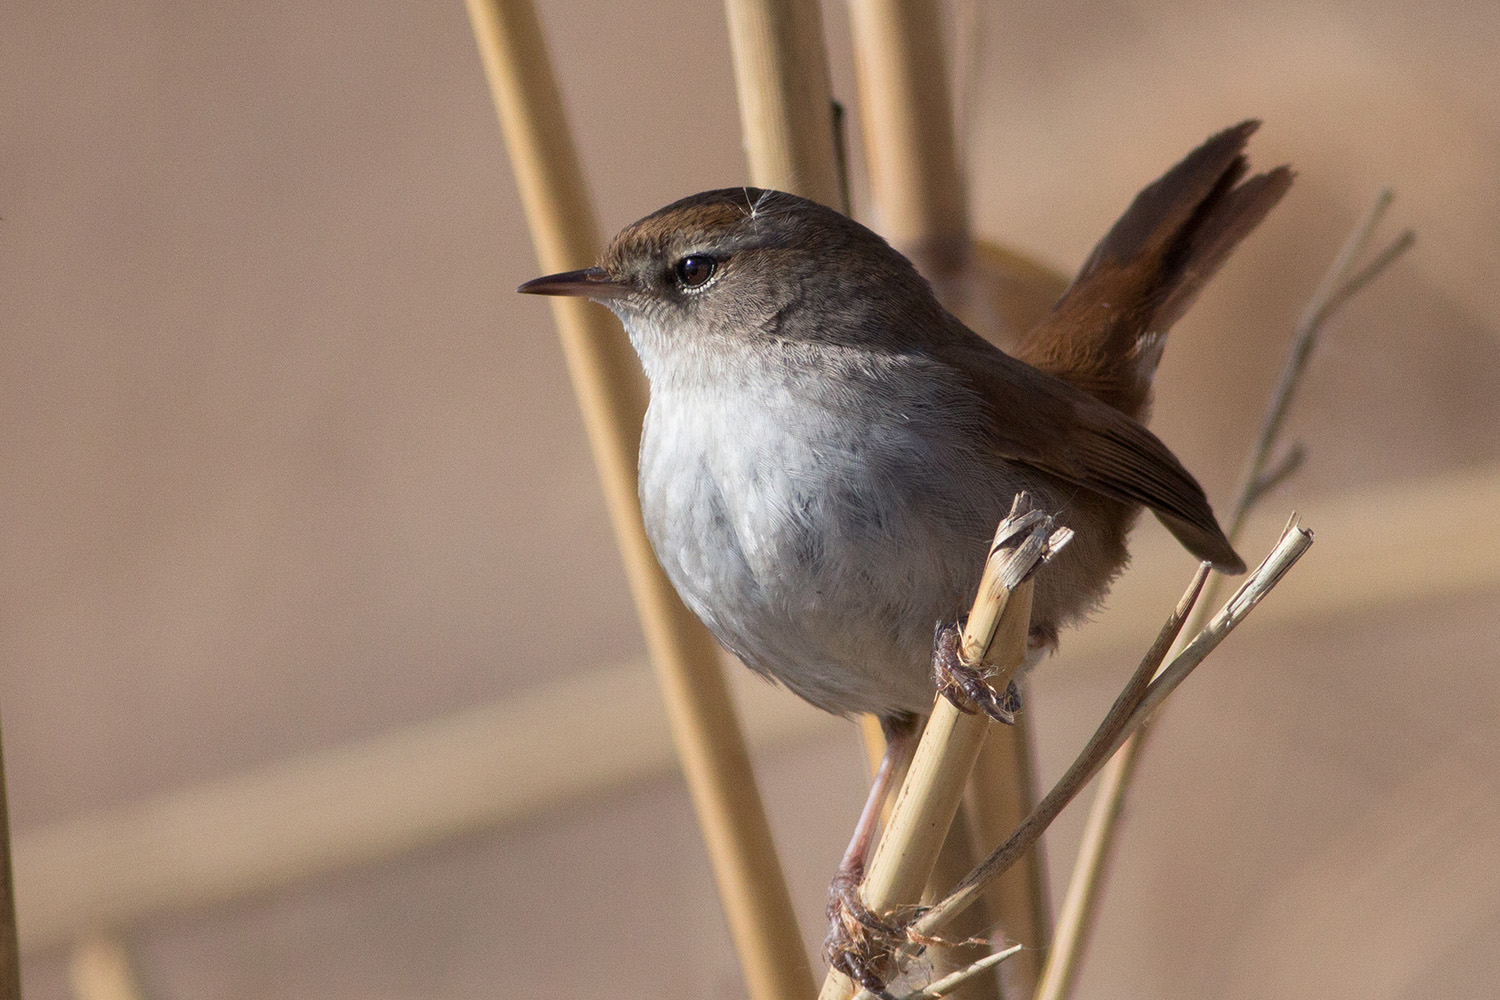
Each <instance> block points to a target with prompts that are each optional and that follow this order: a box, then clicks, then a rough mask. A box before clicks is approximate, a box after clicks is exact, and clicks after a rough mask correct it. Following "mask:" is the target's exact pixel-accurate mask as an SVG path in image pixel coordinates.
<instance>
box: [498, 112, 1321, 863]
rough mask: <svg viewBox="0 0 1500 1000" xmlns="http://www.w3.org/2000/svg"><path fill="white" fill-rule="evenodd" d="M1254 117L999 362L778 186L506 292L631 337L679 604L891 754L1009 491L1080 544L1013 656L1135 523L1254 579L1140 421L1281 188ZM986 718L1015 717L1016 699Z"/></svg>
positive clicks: (649, 485) (671, 220)
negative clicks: (553, 301)
mask: <svg viewBox="0 0 1500 1000" xmlns="http://www.w3.org/2000/svg"><path fill="white" fill-rule="evenodd" d="M1258 126H1259V122H1257V121H1255V120H1248V121H1244V122H1241V123H1239V124H1238V125H1235V126H1232V127H1230V128H1227V129H1224V130H1223V131H1221V132H1219V133H1217V134H1216V135H1214V136H1212V137H1210V138H1209V139H1208V140H1207V141H1205V142H1204V143H1203V144H1201V145H1200V146H1199V147H1197V148H1196V149H1194V150H1193V151H1192V152H1190V153H1189V154H1188V155H1187V156H1186V157H1185V158H1184V159H1182V160H1181V161H1180V162H1179V163H1177V164H1176V165H1175V166H1173V167H1172V168H1171V169H1169V170H1168V171H1167V172H1166V173H1165V174H1164V175H1163V176H1161V177H1160V178H1159V179H1158V180H1156V181H1155V182H1154V183H1152V184H1150V185H1149V186H1147V187H1146V188H1145V189H1143V190H1142V191H1141V192H1140V193H1139V194H1138V195H1137V196H1136V198H1135V199H1134V200H1133V201H1132V202H1131V204H1130V206H1129V207H1128V208H1127V209H1126V211H1125V213H1124V214H1123V215H1122V216H1121V217H1120V218H1119V220H1118V221H1117V222H1116V223H1115V224H1114V225H1113V226H1112V227H1111V228H1110V230H1109V231H1108V232H1107V233H1106V235H1105V236H1104V237H1103V239H1101V240H1100V241H1099V243H1098V244H1097V245H1096V246H1095V247H1094V249H1093V251H1092V252H1091V253H1090V254H1089V255H1088V257H1087V258H1086V259H1085V261H1084V263H1083V265H1082V267H1081V268H1080V270H1079V272H1078V274H1077V276H1076V277H1075V278H1074V280H1073V282H1072V283H1071V284H1070V285H1069V286H1068V287H1067V289H1066V291H1064V293H1063V294H1062V296H1061V298H1059V300H1058V301H1057V303H1056V304H1055V306H1054V307H1053V308H1052V310H1051V311H1050V313H1048V314H1047V315H1046V316H1045V317H1044V318H1043V319H1042V320H1041V321H1040V322H1038V323H1037V324H1036V325H1035V326H1034V327H1033V328H1032V329H1030V330H1028V331H1026V332H1025V333H1024V334H1023V335H1022V336H1021V338H1020V339H1019V340H1018V341H1017V343H1016V345H1015V347H1014V349H1013V352H1012V353H1006V352H1005V351H1002V350H1001V349H1000V348H998V347H996V346H994V345H992V344H991V343H990V342H988V341H986V340H985V339H984V338H982V337H980V336H979V335H978V334H976V333H975V332H974V331H972V330H970V329H969V328H968V327H967V326H965V325H964V324H963V323H962V322H961V321H960V320H959V319H958V318H957V317H955V316H954V315H953V314H952V313H950V312H948V311H947V310H946V309H945V308H943V306H942V305H941V304H940V303H939V301H938V299H937V297H936V295H935V294H934V292H933V289H932V286H931V285H930V284H929V282H928V281H927V280H926V279H925V278H923V277H922V275H920V274H919V273H918V271H917V269H916V268H915V267H914V266H913V265H912V263H911V262H910V261H909V260H908V259H907V258H906V257H904V256H903V255H902V254H901V253H900V252H898V251H897V250H896V249H894V248H893V247H891V246H890V244H888V243H887V242H886V241H885V240H884V239H883V238H881V237H880V236H879V235H878V234H877V233H875V232H873V231H872V230H870V229H869V228H867V227H865V226H864V225H862V224H860V223H859V222H857V221H855V220H854V219H852V218H850V217H849V216H847V215H845V214H843V213H841V212H838V211H836V210H834V209H832V208H829V207H827V206H824V205H820V204H818V203H816V202H813V201H810V200H808V199H806V198H802V197H799V196H797V195H794V194H790V193H787V192H782V191H775V190H769V189H758V188H753V187H736V188H724V189H719V190H713V191H707V192H703V193H701V194H696V195H692V196H690V197H687V198H684V199H681V200H679V201H676V202H673V203H672V204H670V205H667V206H666V207H664V208H661V209H659V210H658V211H655V212H653V213H651V214H650V215H647V216H645V217H644V218H642V219H640V220H639V221H637V222H635V223H632V224H631V225H629V226H626V227H625V228H624V229H623V230H621V231H620V232H619V233H618V234H617V235H616V236H615V237H614V238H613V239H612V240H611V241H610V242H609V244H608V246H607V248H606V249H605V250H604V252H603V254H602V256H601V258H600V259H599V261H598V262H597V263H596V264H595V265H594V266H592V267H587V268H584V269H581V270H576V271H569V272H564V273H561V274H553V275H547V276H545V277H541V278H537V279H534V280H532V281H528V282H526V283H525V284H523V285H521V286H520V288H519V291H521V292H524V293H528V294H543V295H571V296H583V297H587V298H591V299H594V300H596V301H598V302H600V303H602V304H604V305H605V306H607V307H608V308H610V309H611V310H613V311H614V312H615V314H616V315H618V316H619V318H620V320H621V321H622V324H623V326H624V328H625V330H626V332H627V334H628V336H629V338H630V341H631V344H632V345H633V346H634V348H635V351H636V353H637V355H638V356H639V358H640V361H641V365H642V368H643V370H644V372H645V376H646V379H647V381H648V383H649V390H650V398H649V404H648V407H647V411H646V417H645V422H644V425H643V428H642V435H641V448H640V469H639V471H640V480H639V481H640V501H641V512H642V516H643V519H644V523H645V527H646V532H647V535H648V537H649V538H650V540H651V544H652V546H653V548H654V550H655V552H656V555H657V558H658V559H659V561H660V562H661V565H662V568H663V569H664V570H665V572H666V574H667V576H668V578H669V579H670V580H671V582H672V584H673V585H674V587H675V588H676V590H677V592H678V594H679V595H680V596H681V597H682V599H683V601H684V602H685V603H686V604H687V606H688V607H689V608H691V609H692V610H693V611H694V612H695V613H696V614H697V615H698V617H699V618H701V619H702V620H703V622H704V623H705V624H706V625H707V626H708V628H709V630H710V631H711V632H712V633H713V634H714V636H715V637H716V638H717V639H718V641H719V642H720V643H721V644H722V645H723V646H724V647H726V648H727V649H728V650H729V651H730V652H732V653H733V654H734V655H736V656H737V657H738V658H739V659H740V660H742V661H743V662H744V663H745V664H747V665H748V666H749V667H750V668H751V669H753V670H755V671H757V672H759V673H761V674H763V675H765V676H767V677H769V678H771V679H773V680H775V681H777V682H779V683H780V684H782V685H784V686H785V687H786V688H788V689H789V690H791V691H792V692H794V693H796V694H797V695H799V696H801V697H802V698H803V699H805V700H807V701H808V702H810V703H812V704H813V705H815V706H817V707H819V708H821V709H825V710H827V711H829V712H833V713H836V714H839V715H845V716H848V715H853V714H856V713H873V714H874V715H875V716H876V717H877V718H879V719H880V720H881V723H882V727H883V728H884V729H885V730H886V732H887V734H888V736H891V737H892V738H893V739H892V742H895V738H897V737H904V734H906V733H909V732H910V731H911V728H912V724H913V720H915V719H919V718H920V717H922V716H924V715H925V714H927V713H928V712H930V711H931V707H932V703H933V698H934V691H935V689H936V684H937V681H936V679H935V675H934V667H933V656H932V654H933V647H934V639H933V636H934V626H939V627H947V628H950V629H951V628H952V627H953V626H954V624H955V623H956V622H957V621H958V620H959V618H960V617H961V616H962V615H963V613H964V611H965V610H966V609H967V608H968V606H969V604H970V603H971V601H972V599H973V596H974V591H975V588H976V586H977V584H978V581H979V575H980V573H981V571H982V568H983V563H984V556H985V554H986V552H987V546H988V542H989V540H990V538H991V536H992V534H993V532H994V529H995V525H996V523H997V522H998V521H999V520H1000V519H1001V518H1002V517H1003V516H1004V515H1005V514H1006V513H1007V511H1008V510H1009V509H1010V507H1011V504H1012V501H1013V500H1014V499H1015V497H1016V496H1017V494H1019V493H1022V492H1025V493H1026V494H1028V495H1029V496H1030V497H1031V498H1032V500H1033V502H1034V503H1035V504H1036V505H1037V506H1038V507H1040V508H1041V509H1043V510H1046V511H1049V512H1051V513H1052V514H1054V515H1055V517H1056V518H1057V520H1058V522H1059V523H1061V524H1063V525H1065V526H1067V527H1068V528H1070V529H1072V531H1073V533H1074V537H1073V540H1072V541H1071V543H1070V544H1068V545H1067V546H1066V547H1065V548H1063V549H1062V550H1061V551H1060V552H1059V553H1058V554H1057V555H1056V556H1055V558H1053V559H1052V560H1051V561H1050V562H1049V563H1048V564H1047V565H1045V566H1044V567H1042V569H1041V570H1040V571H1039V572H1038V574H1037V575H1036V577H1035V589H1034V594H1033V601H1032V620H1031V626H1030V631H1029V635H1028V647H1029V650H1030V653H1029V655H1028V661H1033V662H1034V661H1035V660H1037V659H1040V658H1041V657H1042V656H1044V655H1045V654H1046V652H1048V651H1050V650H1052V649H1055V648H1056V647H1057V645H1058V643H1059V635H1060V632H1061V631H1062V630H1063V629H1065V628H1067V627H1069V626H1073V625H1076V624H1078V623H1080V622H1081V621H1083V620H1084V619H1086V618H1087V617H1088V615H1089V614H1090V613H1091V612H1093V611H1094V610H1095V609H1096V608H1098V607H1099V606H1100V603H1101V602H1102V601H1103V599H1104V597H1105V595H1106V594H1107V591H1108V589H1109V586H1110V584H1111V582H1112V581H1113V580H1114V579H1115V578H1116V576H1117V575H1118V574H1119V573H1120V571H1121V570H1122V569H1123V568H1124V566H1125V564H1126V562H1127V559H1128V553H1127V546H1126V542H1127V538H1128V535H1129V532H1130V529H1131V527H1132V525H1133V523H1134V522H1135V520H1136V518H1137V516H1138V514H1139V513H1140V511H1141V510H1142V509H1149V510H1150V511H1151V512H1152V514H1154V515H1155V516H1156V517H1157V518H1158V519H1159V520H1160V521H1161V522H1162V523H1163V524H1164V525H1165V526H1166V528H1167V530H1168V531H1170V532H1171V533H1172V535H1173V536H1174V537H1175V538H1176V539H1177V540H1178V541H1179V542H1180V543H1181V544H1182V545H1183V546H1184V547H1185V548H1187V549H1188V551H1190V552H1191V553H1192V554H1193V555H1194V556H1196V557H1197V558H1199V559H1200V560H1202V561H1204V562H1207V563H1210V564H1212V565H1213V567H1214V568H1216V569H1218V570H1220V571H1222V572H1225V573H1239V572H1243V570H1244V568H1245V567H1244V562H1243V561H1242V560H1241V558H1240V557H1239V555H1238V554H1237V553H1236V552H1235V550H1234V548H1233V546H1232V545H1231V544H1230V542H1229V540H1228V539H1227V538H1226V537H1225V534H1224V532H1223V530H1222V528H1221V527H1220V526H1219V523H1218V521H1217V519H1216V518H1215V516H1214V513H1213V510H1212V508H1211V506H1210V504H1209V501H1208V499H1207V497H1206V495H1205V493H1204V491H1203V488H1202V487H1201V486H1200V485H1199V484H1198V482H1197V480H1196V479H1194V478H1193V476H1192V475H1191V473H1189V472H1188V471H1187V469H1185V468H1184V467H1183V465H1182V463H1181V462H1180V461H1179V460H1178V459H1177V457H1176V456H1175V455H1173V454H1172V452H1171V451H1170V450H1169V449H1168V448H1167V446H1166V445H1165V444H1163V443H1162V441H1161V440H1160V439H1159V438H1158V437H1157V436H1156V435H1154V434H1153V433H1152V432H1151V431H1150V430H1148V429H1147V428H1146V426H1145V425H1144V423H1143V421H1144V420H1145V419H1146V418H1147V415H1148V412H1149V408H1150V403H1151V384H1152V377H1153V375H1154V374H1155V371H1156V368H1157V364H1158V362H1159V361H1160V359H1161V356H1162V352H1163V349H1164V347H1165V344H1166V339H1167V333H1168V331H1169V329H1170V328H1171V326H1172V325H1173V323H1174V322H1176V321H1177V320H1178V319H1179V318H1180V317H1181V316H1182V315H1183V313H1184V312H1185V311H1186V310H1187V309H1188V307H1189V306H1190V305H1191V304H1192V302H1193V300H1194V299H1195V298H1196V297H1197V295H1198V294H1199V292H1200V291H1201V290H1202V288H1203V287H1204V285H1205V283H1206V282H1207V281H1208V280H1209V279H1210V278H1211V277H1212V276H1213V274H1214V273H1215V272H1216V271H1217V270H1218V269H1219V267H1220V266H1221V265H1222V264H1223V263H1224V261H1225V259H1226V258H1227V257H1228V255H1229V253H1230V252H1231V251H1232V250H1233V249H1234V248H1235V246H1237V245H1238V244H1239V243H1240V242H1241V241H1242V240H1243V239H1244V238H1245V237H1246V236H1247V235H1248V234H1249V233H1250V231H1251V230H1252V229H1254V228H1255V227H1256V226H1257V225H1258V224H1259V223H1260V221H1261V220H1262V219H1263V218H1264V217H1265V215H1266V213H1267V212H1269V211H1270V209H1271V208H1272V207H1273V206H1274V205H1275V204H1276V203H1277V202H1278V201H1279V200H1280V199H1281V197H1282V196H1283V195H1284V194H1285V193H1286V191H1287V190H1288V188H1289V186H1290V184H1291V182H1292V173H1291V171H1290V169H1289V168H1288V167H1286V166H1280V167H1276V168H1275V169H1272V170H1269V171H1267V172H1264V173H1259V174H1255V175H1250V173H1249V163H1248V158H1247V156H1246V154H1245V148H1246V144H1247V142H1248V140H1249V138H1250V136H1251V134H1252V133H1253V132H1254V131H1255V130H1256V128H1257V127H1258ZM939 645H941V643H940V644H939ZM949 666H951V664H950V665H949ZM982 707H984V708H985V710H986V711H989V712H990V714H992V715H996V716H997V717H1001V718H1004V717H1006V716H1008V715H1009V714H1010V712H1011V710H1012V709H1014V707H1015V701H1014V697H1013V692H1007V693H1005V694H1001V693H996V696H995V697H994V698H993V699H992V700H991V701H990V702H989V704H987V705H984V706H982ZM867 811H868V807H867ZM862 822H863V820H862ZM871 824H872V825H873V819H872V820H871ZM854 846H855V845H854V844H853V843H851V851H852V850H853V848H854ZM849 860H850V858H849V855H847V854H846V862H847V861H849ZM846 874H847V873H846Z"/></svg>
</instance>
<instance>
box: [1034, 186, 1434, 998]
mask: <svg viewBox="0 0 1500 1000" xmlns="http://www.w3.org/2000/svg"><path fill="white" fill-rule="evenodd" d="M1393 197H1394V196H1393V195H1392V193H1391V191H1390V189H1389V188H1383V189H1382V190H1381V191H1380V192H1379V193H1378V194H1377V195H1376V197H1375V200H1374V202H1373V203H1372V204H1371V206H1370V208H1369V211H1367V212H1366V213H1365V216H1364V218H1362V219H1361V220H1360V222H1359V224H1358V225H1356V226H1355V228H1354V230H1353V232H1352V233H1351V234H1350V236H1349V238H1348V240H1347V241H1345V243H1344V246H1343V248H1342V249H1341V250H1340V252H1339V255H1338V257H1337V258H1335V260H1334V262H1333V265H1332V266H1331V267H1330V268H1329V269H1328V272H1327V273H1326V274H1325V275H1324V277H1323V280H1322V281H1321V282H1320V283H1319V285H1318V288H1317V290H1316V291H1315V292H1314V293H1313V296H1312V299H1311V300H1310V301H1309V302H1308V304H1307V307H1306V308H1305V309H1304V310H1303V312H1302V316H1301V318H1300V319H1299V321H1298V323H1297V327H1296V330H1295V332H1294V333H1293V336H1292V342H1291V345H1290V348H1289V349H1288V353H1287V360H1286V362H1285V364H1284V365H1283V366H1282V369H1281V377H1280V379H1279V381H1278V382H1277V386H1276V390H1275V391H1274V392H1273V393H1272V395H1271V399H1270V402H1269V404H1268V405H1267V407H1266V412H1265V416H1264V417H1263V418H1262V421H1261V428H1260V434H1259V436H1258V437H1257V438H1256V442H1255V445H1254V447H1253V448H1252V449H1251V452H1250V457H1249V460H1248V461H1247V462H1246V466H1245V471H1244V472H1243V473H1242V475H1241V480H1240V488H1239V491H1238V494H1237V496H1236V500H1235V504H1234V509H1233V514H1232V516H1231V518H1230V525H1229V539H1230V541H1231V542H1237V541H1238V540H1239V537H1240V535H1241V534H1242V533H1243V529H1244V526H1245V523H1246V521H1247V520H1248V519H1249V516H1250V513H1251V512H1252V511H1253V510H1254V509H1255V507H1256V505H1257V504H1258V503H1259V502H1260V501H1261V500H1262V499H1264V498H1265V497H1266V496H1267V495H1268V494H1269V493H1270V492H1271V491H1272V490H1273V489H1275V488H1276V487H1277V486H1278V485H1280V484H1281V483H1282V482H1284V481H1285V480H1286V479H1287V478H1288V477H1289V476H1290V475H1292V474H1293V473H1294V472H1295V471H1296V470H1297V469H1298V468H1300V467H1301V465H1302V463H1303V462H1304V460H1305V459H1306V449H1305V448H1304V447H1303V445H1302V444H1301V443H1300V442H1298V443H1294V444H1293V445H1292V447H1291V448H1290V449H1289V450H1288V451H1287V453H1286V454H1285V456H1284V457H1283V458H1281V459H1280V460H1279V461H1277V462H1275V464H1274V465H1273V464H1272V461H1273V460H1272V456H1273V455H1274V454H1275V453H1276V450H1277V443H1278V441H1279V440H1280V437H1281V432H1282V429H1283V427H1284V425H1285V423H1286V417H1287V414H1288V412H1289V411H1290V409H1291V404H1292V400H1293V399H1294V398H1295V396H1296V392H1297V388H1298V386H1299V385H1300V384H1301V381H1302V377H1303V375H1304V374H1305V373H1306V371H1307V366H1308V363H1309V361H1310V360H1311V358H1312V355H1313V352H1314V349H1315V348H1316V347H1317V344H1318V340H1319V338H1320V336H1321V335H1322V332H1323V329H1324V327H1325V326H1326V324H1327V323H1328V321H1329V320H1331V319H1332V318H1333V316H1334V315H1335V314H1336V313H1337V312H1338V310H1339V308H1340V307H1342V306H1343V305H1344V304H1345V303H1346V302H1348V301H1349V299H1350V298H1351V297H1353V296H1354V295H1355V294H1356V293H1357V292H1358V291H1359V290H1360V289H1362V288H1364V287H1365V286H1366V285H1367V284H1369V283H1370V282H1371V281H1373V280H1374V279H1375V278H1376V277H1377V276H1378V275H1379V274H1380V273H1381V272H1382V271H1383V270H1384V269H1385V268H1386V267H1388V266H1389V265H1390V264H1391V263H1392V262H1393V261H1395V260H1396V258H1398V257H1399V256H1400V255H1401V254H1402V253H1404V252H1405V251H1406V250H1407V248H1408V247H1410V246H1411V244H1412V241H1413V240H1414V238H1415V237H1414V235H1413V233H1412V232H1411V230H1409V229H1408V230H1403V231H1402V232H1401V233H1400V234H1399V235H1398V236H1397V237H1396V238H1395V239H1394V240H1393V241H1391V243H1389V244H1388V245H1387V246H1386V247H1385V248H1384V249H1382V250H1381V251H1380V252H1379V253H1377V254H1376V255H1375V256H1374V257H1373V258H1372V259H1371V260H1370V262H1369V263H1368V264H1366V265H1365V266H1364V267H1362V268H1358V269H1356V266H1355V265H1356V262H1357V261H1358V260H1359V258H1360V257H1361V256H1362V255H1363V253H1364V251H1365V248H1366V247H1367V246H1368V245H1369V242H1370V238H1371V236H1372V235H1373V234H1374V231H1375V228H1376V226H1377V225H1379V223H1380V220H1381V219H1382V218H1383V217H1384V215H1385V213H1386V210H1387V209H1388V208H1389V207H1390V205H1391V201H1392V200H1393ZM1222 580H1223V578H1222V577H1221V576H1218V575H1215V576H1214V577H1213V578H1212V579H1211V580H1210V582H1209V584H1208V587H1207V589H1206V593H1205V594H1204V598H1203V602H1202V604H1201V605H1200V606H1199V608H1198V609H1197V610H1196V611H1195V613H1194V615H1193V616H1192V621H1191V623H1190V627H1189V628H1188V629H1187V630H1186V631H1185V633H1184V634H1186V635H1189V636H1191V635H1194V634H1195V633H1196V632H1197V631H1198V630H1199V627H1200V626H1201V624H1202V618H1203V616H1204V615H1205V614H1206V613H1207V609H1208V608H1209V607H1212V606H1213V601H1214V599H1215V597H1216V596H1217V593H1218V590H1219V586H1220V584H1221V582H1222ZM1147 732H1148V730H1146V729H1145V728H1142V729H1140V730H1138V731H1137V735H1135V736H1133V737H1131V738H1129V739H1128V740H1126V742H1125V743H1124V744H1123V745H1122V746H1121V748H1120V750H1119V752H1118V753H1116V755H1115V757H1114V758H1113V759H1112V760H1110V762H1109V764H1108V765H1107V767H1106V768H1105V769H1104V772H1103V775H1102V776H1101V778H1100V781H1099V791H1098V793H1097V795H1096V796H1095V798H1094V802H1093V805H1092V806H1091V807H1090V809H1089V815H1088V819H1087V820H1086V822H1085V824H1084V836H1083V842H1082V843H1081V844H1080V846H1079V849H1078V860H1077V861H1076V862H1075V864H1074V867H1073V875H1072V878H1071V879H1070V880H1069V883H1068V888H1067V892H1066V893H1065V894H1064V897H1063V905H1062V908H1061V909H1060V911H1059V912H1058V916H1057V923H1056V925H1055V927H1054V929H1053V938H1052V947H1051V949H1050V950H1049V952H1048V954H1047V962H1046V967H1045V968H1044V969H1043V970H1042V978H1041V983H1040V984H1039V985H1038V987H1037V991H1036V996H1035V1000H1062V998H1064V997H1065V996H1067V994H1068V991H1069V990H1070V989H1071V987H1072V983H1073V977H1074V976H1075V975H1076V973H1077V967H1078V961H1079V957H1080V955H1081V954H1082V950H1083V942H1084V940H1085V939H1086V937H1087V935H1088V931H1089V928H1090V927H1091V926H1092V924H1093V917H1094V911H1095V909H1096V907H1097V902H1098V893H1099V886H1100V884H1101V882H1102V880H1103V876H1104V870H1105V868H1106V867H1107V864H1108V859H1109V857H1110V851H1111V848H1112V845H1113V842H1114V834H1115V829H1116V820H1117V819H1118V817H1119V815H1120V808H1121V806H1122V805H1123V803H1124V800H1125V795H1126V792H1127V790H1128V789H1129V786H1130V780H1131V777H1132V776H1133V774H1134V771H1135V764H1136V760H1137V758H1138V756H1139V754H1140V751H1141V749H1142V747H1143V746H1144V743H1145V738H1146V735H1147Z"/></svg>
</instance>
